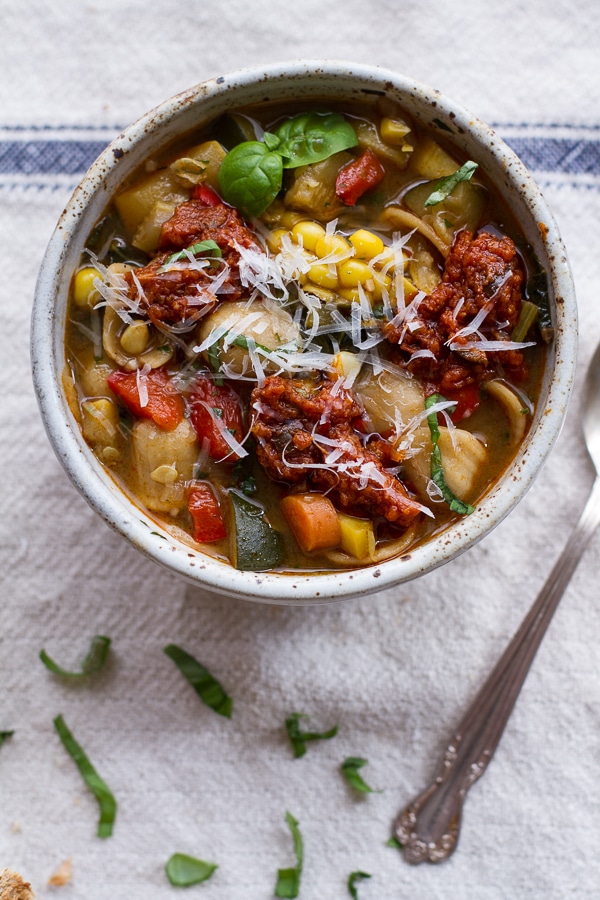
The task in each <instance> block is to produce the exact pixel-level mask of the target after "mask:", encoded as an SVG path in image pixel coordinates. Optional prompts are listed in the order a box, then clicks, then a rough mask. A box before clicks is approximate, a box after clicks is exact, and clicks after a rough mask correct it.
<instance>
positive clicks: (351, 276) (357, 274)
mask: <svg viewBox="0 0 600 900" xmlns="http://www.w3.org/2000/svg"><path fill="white" fill-rule="evenodd" d="M337 270H338V278H339V281H340V285H341V287H345V288H353V287H358V285H359V284H362V285H365V284H366V283H367V282H368V281H370V280H371V279H372V278H373V273H372V271H371V270H370V268H369V267H368V265H367V264H366V263H365V262H363V261H362V260H360V259H345V260H344V262H342V263H340V264H339V265H338V267H337Z"/></svg>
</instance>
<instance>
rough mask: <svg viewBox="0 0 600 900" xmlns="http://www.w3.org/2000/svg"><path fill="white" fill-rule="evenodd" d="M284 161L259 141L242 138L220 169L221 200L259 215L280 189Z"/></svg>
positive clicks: (247, 212)
mask: <svg viewBox="0 0 600 900" xmlns="http://www.w3.org/2000/svg"><path fill="white" fill-rule="evenodd" d="M282 178H283V163H282V159H281V156H280V155H279V152H276V153H275V152H272V151H271V150H269V148H268V147H267V146H266V145H265V144H263V143H262V142H261V141H244V143H243V144H238V145H237V147H234V148H233V150H230V151H229V153H228V154H227V156H226V157H225V159H224V160H223V162H222V163H221V167H220V169H219V188H220V189H221V195H222V197H223V199H224V200H225V201H226V202H227V203H230V204H231V205H232V206H235V207H236V208H237V209H239V210H240V212H242V213H243V214H244V215H247V216H260V215H261V214H262V213H263V212H264V211H265V209H266V208H267V207H268V206H269V205H270V204H271V203H272V202H273V200H274V199H275V197H276V196H277V194H278V193H279V191H280V190H281V182H282Z"/></svg>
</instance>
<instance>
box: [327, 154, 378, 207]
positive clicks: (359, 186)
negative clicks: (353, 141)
mask: <svg viewBox="0 0 600 900" xmlns="http://www.w3.org/2000/svg"><path fill="white" fill-rule="evenodd" d="M384 177H385V169H384V168H383V166H382V165H381V163H380V162H379V160H378V159H377V157H376V156H375V154H374V153H373V151H372V150H365V152H364V153H363V154H362V155H361V156H359V157H358V159H355V160H354V161H353V162H351V163H348V165H347V166H344V167H343V169H341V170H340V172H339V174H338V177H337V179H336V182H335V193H336V196H337V197H338V199H339V200H341V201H342V203H344V204H345V205H346V206H354V205H355V203H356V202H357V201H358V200H359V199H360V197H362V195H363V194H364V193H365V192H366V191H370V190H372V189H373V188H374V187H377V185H378V184H380V183H381V182H382V181H383V179H384Z"/></svg>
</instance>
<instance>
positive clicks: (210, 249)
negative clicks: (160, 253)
mask: <svg viewBox="0 0 600 900" xmlns="http://www.w3.org/2000/svg"><path fill="white" fill-rule="evenodd" d="M189 253H191V254H192V256H198V254H199V253H208V254H209V256H211V257H215V256H218V257H222V256H223V253H222V252H221V248H220V247H219V245H218V244H217V242H216V241H199V242H198V243H197V244H192V246H191V247H186V249H185V250H179V251H178V252H177V253H173V255H172V256H169V257H168V259H165V261H164V263H163V264H162V266H161V271H163V270H164V268H165V266H170V265H171V263H174V262H179V260H180V259H188V254H189Z"/></svg>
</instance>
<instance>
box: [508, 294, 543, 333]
mask: <svg viewBox="0 0 600 900" xmlns="http://www.w3.org/2000/svg"><path fill="white" fill-rule="evenodd" d="M538 315H539V309H538V307H537V306H536V305H535V303H532V302H531V300H523V303H522V304H521V312H520V313H519V319H518V321H517V324H516V325H515V327H514V328H513V331H512V334H511V336H510V339H511V341H517V342H518V341H524V340H525V338H526V337H527V333H528V331H529V329H530V328H531V327H532V326H533V325H534V323H535V322H536V321H537V319H538Z"/></svg>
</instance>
